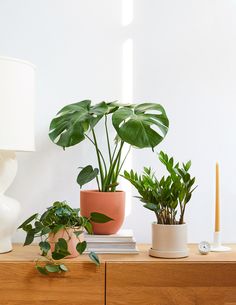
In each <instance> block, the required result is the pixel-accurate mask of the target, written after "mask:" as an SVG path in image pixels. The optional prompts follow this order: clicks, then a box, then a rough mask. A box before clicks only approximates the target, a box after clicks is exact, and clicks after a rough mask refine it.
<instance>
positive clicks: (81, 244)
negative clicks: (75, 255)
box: [76, 241, 87, 254]
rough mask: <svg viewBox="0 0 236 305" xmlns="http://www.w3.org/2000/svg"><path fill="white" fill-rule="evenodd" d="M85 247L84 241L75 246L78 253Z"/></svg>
mask: <svg viewBox="0 0 236 305" xmlns="http://www.w3.org/2000/svg"><path fill="white" fill-rule="evenodd" d="M86 247H87V243H86V241H83V242H79V243H78V244H77V246H76V250H77V251H78V252H79V254H82V253H83V252H84V251H85V249H86Z"/></svg>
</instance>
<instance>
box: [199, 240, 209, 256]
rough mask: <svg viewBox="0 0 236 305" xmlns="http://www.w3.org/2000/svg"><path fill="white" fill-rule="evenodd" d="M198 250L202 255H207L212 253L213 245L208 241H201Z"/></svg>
mask: <svg viewBox="0 0 236 305" xmlns="http://www.w3.org/2000/svg"><path fill="white" fill-rule="evenodd" d="M198 250H199V252H200V253H201V254H203V255H206V254H208V253H209V252H210V251H211V245H210V244H209V242H208V241H201V242H200V243H199V245H198Z"/></svg>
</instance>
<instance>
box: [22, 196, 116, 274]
mask: <svg viewBox="0 0 236 305" xmlns="http://www.w3.org/2000/svg"><path fill="white" fill-rule="evenodd" d="M110 220H112V219H111V218H109V217H107V216H106V215H104V214H100V213H91V215H90V217H89V218H86V217H83V216H80V215H79V209H73V208H71V207H70V206H69V205H68V204H67V203H66V202H59V201H57V202H54V203H53V205H52V206H51V207H49V208H47V210H46V211H45V212H44V213H43V214H42V215H39V214H38V213H36V214H33V215H32V216H30V217H29V218H28V219H27V220H25V221H24V222H23V223H22V224H21V225H20V226H19V228H18V229H22V230H24V231H25V232H26V233H27V234H26V238H25V242H24V246H27V245H30V244H31V243H32V242H33V241H34V240H35V239H39V244H38V245H39V248H40V250H41V256H40V258H39V259H37V260H36V269H37V270H38V271H39V272H40V273H42V274H44V275H47V274H49V273H62V272H66V271H68V269H67V267H66V266H65V264H64V263H63V262H62V261H61V260H62V259H63V258H65V257H66V256H68V255H70V254H71V253H70V252H69V251H68V242H69V240H70V239H71V235H70V234H69V232H68V230H69V229H72V230H73V234H75V236H76V237H77V239H78V243H77V245H76V250H77V252H78V253H79V254H82V253H83V252H84V251H85V250H86V247H87V244H86V241H83V240H80V236H81V234H82V233H83V232H84V230H86V231H87V232H88V233H89V234H92V233H93V232H92V225H91V221H93V222H98V223H105V222H108V221H110ZM60 230H65V233H66V234H65V236H66V238H59V239H58V241H57V242H54V245H53V247H52V242H51V241H50V240H49V238H50V236H54V235H55V234H56V233H57V232H59V231H60ZM52 248H53V249H52ZM89 257H90V259H91V260H92V261H93V262H94V263H95V264H96V265H99V258H98V256H97V255H96V254H95V253H94V252H90V253H89Z"/></svg>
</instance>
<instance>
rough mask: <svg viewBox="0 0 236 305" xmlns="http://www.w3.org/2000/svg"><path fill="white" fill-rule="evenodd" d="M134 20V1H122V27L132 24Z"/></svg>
mask: <svg viewBox="0 0 236 305" xmlns="http://www.w3.org/2000/svg"><path fill="white" fill-rule="evenodd" d="M133 18H134V0H122V21H121V23H122V26H127V25H129V24H131V23H132V21H133Z"/></svg>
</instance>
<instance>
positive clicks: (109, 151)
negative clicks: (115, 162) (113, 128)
mask: <svg viewBox="0 0 236 305" xmlns="http://www.w3.org/2000/svg"><path fill="white" fill-rule="evenodd" d="M105 130H106V137H107V147H108V153H109V159H110V164H111V162H112V157H111V145H110V140H109V134H108V128H107V115H105Z"/></svg>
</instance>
